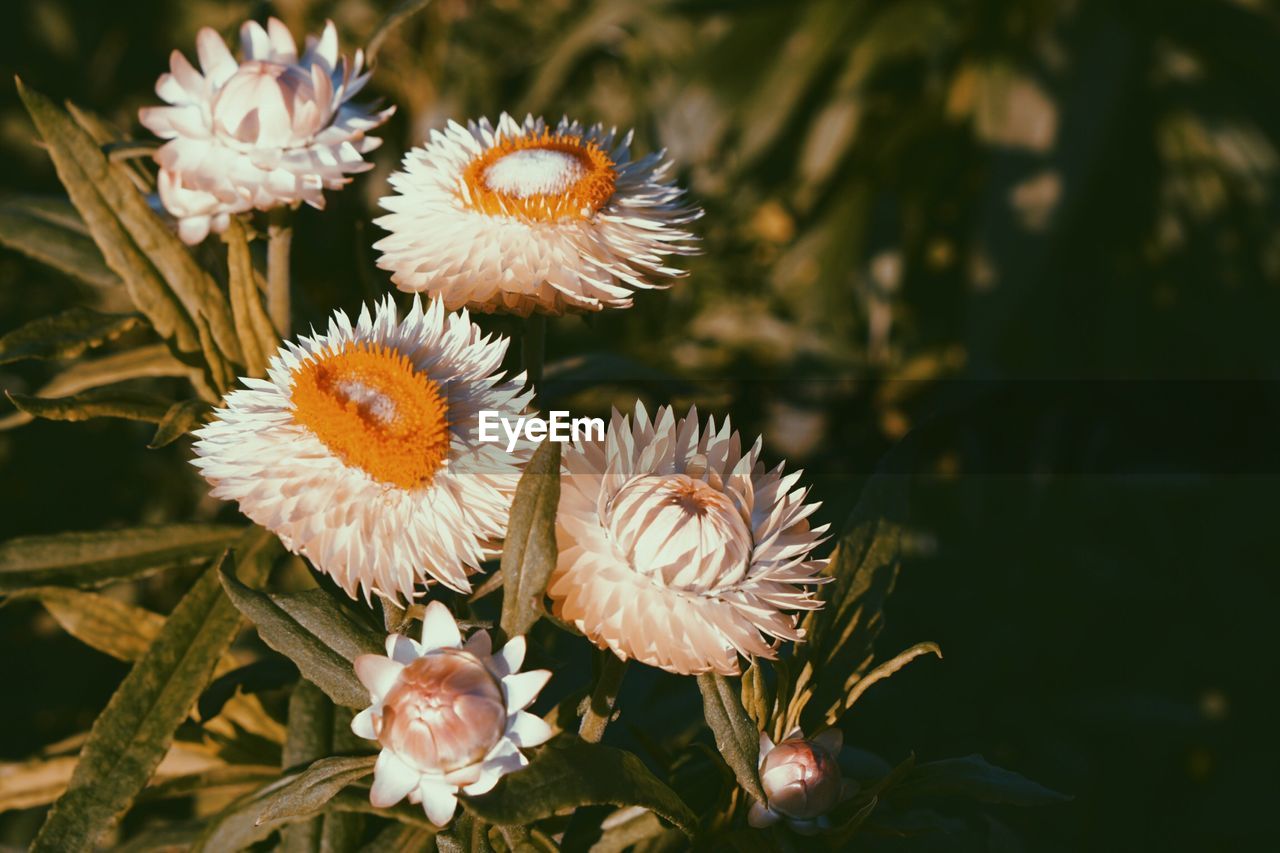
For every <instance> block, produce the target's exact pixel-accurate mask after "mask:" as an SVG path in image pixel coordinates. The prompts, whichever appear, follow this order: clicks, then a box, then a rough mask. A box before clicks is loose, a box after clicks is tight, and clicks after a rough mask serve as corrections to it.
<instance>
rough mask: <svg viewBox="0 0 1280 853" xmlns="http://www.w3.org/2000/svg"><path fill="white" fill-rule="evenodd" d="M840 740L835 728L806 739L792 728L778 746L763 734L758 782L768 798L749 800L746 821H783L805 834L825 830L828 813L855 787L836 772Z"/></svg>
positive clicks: (760, 823) (759, 823)
mask: <svg viewBox="0 0 1280 853" xmlns="http://www.w3.org/2000/svg"><path fill="white" fill-rule="evenodd" d="M843 743H844V735H843V734H842V733H841V731H840V730H839V729H827V730H826V731H824V732H823V733H822V734H820V735H818V736H817V737H814V738H812V739H808V740H807V739H805V737H804V733H803V732H801V731H800V729H798V728H797V729H793V730H792V731H791V732H789V733H788V734H787V736H786V737H785V738H784V739H783V740H782V741H781V742H780V743H778V744H774V742H773V740H772V739H770V737H769V736H768V735H767V734H763V733H762V734H761V735H760V762H759V769H760V786H761V788H763V789H764V794H765V797H766V798H767V799H768V802H767V803H760V802H755V803H752V804H751V811H750V812H748V813H747V822H748V823H750V824H751V825H752V826H754V827H765V826H769V825H771V824H773V823H776V822H778V821H779V820H786V821H787V823H788V824H789V825H790V826H791V828H792V829H794V830H795V831H797V832H799V833H801V834H804V835H812V834H814V833H817V832H820V831H821V830H823V829H826V828H827V825H828V824H827V820H826V814H827V812H829V811H831V810H832V809H833V808H835V807H836V805H837V804H839V803H840V801H841V800H842V799H844V798H845V797H847V796H849V795H850V794H851V793H852V792H853V791H854V790H855V789H856V787H857V786H856V784H855V783H853V782H850V781H846V780H845V779H843V778H842V777H841V775H840V765H839V764H838V763H837V761H836V759H837V756H839V755H840V746H841V745H842V744H843Z"/></svg>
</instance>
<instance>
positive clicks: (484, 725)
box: [373, 650, 507, 773]
mask: <svg viewBox="0 0 1280 853" xmlns="http://www.w3.org/2000/svg"><path fill="white" fill-rule="evenodd" d="M383 701H384V704H383V706H382V709H381V712H380V713H378V714H375V715H374V721H373V724H374V731H375V732H376V733H377V735H378V742H379V743H381V744H382V745H383V746H385V747H387V748H389V749H392V750H394V751H395V753H396V754H397V755H398V756H399V757H400V758H401V759H402V760H404V761H406V762H408V763H409V764H410V765H412V766H413V767H414V768H415V769H417V770H420V771H422V772H424V773H430V772H439V773H448V772H450V771H451V770H457V769H458V768H460V767H466V766H468V765H471V764H475V763H476V762H478V761H480V760H482V759H483V758H484V757H485V755H487V754H488V752H489V750H490V749H492V748H493V746H494V744H496V743H497V742H498V740H499V739H500V738H501V737H502V734H503V731H504V728H505V725H506V721H507V712H506V706H505V705H504V704H503V698H502V686H501V685H500V684H499V683H498V680H497V679H496V678H494V677H493V674H492V673H490V672H489V670H488V669H486V668H485V666H484V664H482V663H481V662H480V661H479V660H477V659H476V657H475V656H474V655H472V654H470V653H468V652H464V651H453V650H443V651H441V652H439V653H437V654H436V655H434V656H431V657H423V658H418V659H417V660H415V661H413V662H412V663H410V664H409V665H408V666H406V667H405V668H404V670H403V671H402V672H401V673H400V679H399V680H398V681H397V682H396V685H395V686H394V687H393V688H391V691H390V692H389V693H387V696H386V699H385V700H383Z"/></svg>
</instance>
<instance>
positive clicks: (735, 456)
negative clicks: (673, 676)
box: [547, 405, 826, 675]
mask: <svg viewBox="0 0 1280 853" xmlns="http://www.w3.org/2000/svg"><path fill="white" fill-rule="evenodd" d="M760 449H761V446H760V442H759V441H757V442H756V444H755V445H754V446H753V447H751V448H750V449H749V450H748V451H747V452H746V453H743V451H742V446H741V442H740V440H739V438H738V435H737V433H734V432H732V431H731V430H730V427H729V423H728V421H725V422H724V423H723V424H722V425H721V427H720V428H719V429H717V428H716V425H715V422H714V420H712V421H708V422H707V424H706V428H705V430H704V429H702V428H701V425H700V424H699V423H698V415H697V412H696V411H692V412H690V413H689V416H688V417H686V418H684V419H683V420H680V421H679V422H677V421H676V419H675V415H674V414H673V413H672V411H671V409H669V408H662V409H659V410H658V412H657V415H656V416H655V417H654V419H653V421H650V420H649V417H648V414H647V413H646V412H645V410H644V407H643V406H640V405H637V407H636V414H635V420H634V421H632V420H631V419H630V418H627V417H623V416H622V415H621V414H619V413H617V412H615V413H614V415H613V420H612V422H611V424H610V426H609V429H608V431H607V433H606V436H605V441H603V442H582V443H580V444H578V445H574V446H570V447H567V448H566V450H565V451H564V468H565V475H564V477H563V479H562V484H561V492H560V508H559V513H558V515H557V518H556V538H557V541H558V544H559V549H560V553H559V558H558V560H557V563H556V567H555V569H554V571H553V572H552V575H551V580H550V583H549V585H548V587H547V591H548V594H549V595H550V596H551V598H552V600H553V602H554V605H555V612H556V614H557V615H558V616H559V617H560V618H562V619H565V620H567V621H570V622H572V623H574V624H575V625H576V626H577V627H578V629H579V630H581V631H582V632H583V633H584V634H586V635H587V636H588V637H590V638H591V639H592V640H594V641H595V642H596V643H597V644H598V645H600V646H601V647H605V648H609V649H612V650H613V651H614V653H616V654H617V655H618V656H619V657H622V658H624V659H626V658H636V659H637V660H640V661H642V662H644V663H647V664H650V665H652V666H657V667H661V668H662V669H666V670H669V671H671V672H677V673H682V674H697V673H703V672H709V671H714V672H719V673H723V674H726V675H730V674H735V673H737V672H738V670H739V663H738V658H739V655H746V656H752V655H758V656H761V657H774V656H775V654H776V651H775V648H774V646H775V643H776V641H778V640H799V639H800V638H801V635H802V632H801V631H800V630H799V629H798V628H797V627H796V617H795V613H794V611H797V610H812V609H814V608H816V607H818V606H820V605H819V602H818V601H817V600H816V599H815V598H814V597H813V595H812V592H811V587H812V585H814V584H818V583H822V582H823V581H824V580H826V578H825V577H824V576H823V575H822V574H821V572H822V569H823V567H824V566H825V564H826V563H825V561H824V560H816V559H812V557H811V552H812V550H813V549H814V548H815V547H816V546H817V545H818V544H819V543H820V542H821V541H822V539H823V533H824V531H825V530H826V527H825V526H824V527H818V528H811V527H810V526H809V522H808V517H809V516H810V515H811V514H812V513H813V512H814V511H815V510H816V509H817V508H818V505H817V504H816V503H814V504H807V503H805V500H804V499H805V494H806V491H805V490H804V489H797V488H796V483H797V481H798V480H799V476H800V475H799V474H798V473H793V474H784V473H783V468H782V466H781V465H779V466H778V467H777V468H774V469H771V470H766V469H765V467H764V465H763V464H762V463H761V462H760V461H759V457H760Z"/></svg>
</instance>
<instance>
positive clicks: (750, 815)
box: [747, 802, 780, 829]
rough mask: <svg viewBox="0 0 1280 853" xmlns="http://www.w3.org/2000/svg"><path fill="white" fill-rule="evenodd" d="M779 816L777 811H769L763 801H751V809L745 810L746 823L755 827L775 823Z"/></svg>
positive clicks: (758, 827)
mask: <svg viewBox="0 0 1280 853" xmlns="http://www.w3.org/2000/svg"><path fill="white" fill-rule="evenodd" d="M779 817H780V816H779V815H778V813H777V812H772V811H769V809H768V808H767V807H766V806H765V805H764V803H758V802H757V803H752V804H751V810H750V811H748V812H747V823H749V824H750V825H751V826H754V827H755V828H756V829H763V828H764V827H766V826H772V825H773V824H775V823H777V822H778V819H779Z"/></svg>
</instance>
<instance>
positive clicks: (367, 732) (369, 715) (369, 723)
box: [351, 705, 378, 740]
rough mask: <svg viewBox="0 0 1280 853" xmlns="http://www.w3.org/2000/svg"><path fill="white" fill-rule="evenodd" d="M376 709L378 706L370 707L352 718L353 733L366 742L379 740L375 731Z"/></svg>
mask: <svg viewBox="0 0 1280 853" xmlns="http://www.w3.org/2000/svg"><path fill="white" fill-rule="evenodd" d="M376 707H377V706H376V705H370V706H369V707H368V708H365V709H364V710H363V711H361V712H360V713H358V714H356V715H355V716H354V717H352V718H351V731H352V732H354V733H355V736H356V737H362V738H364V739H365V740H377V739H378V733H377V732H375V731H374V730H373V709H374V708H376Z"/></svg>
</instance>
